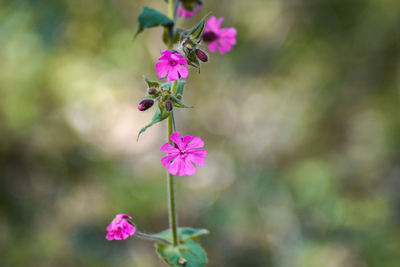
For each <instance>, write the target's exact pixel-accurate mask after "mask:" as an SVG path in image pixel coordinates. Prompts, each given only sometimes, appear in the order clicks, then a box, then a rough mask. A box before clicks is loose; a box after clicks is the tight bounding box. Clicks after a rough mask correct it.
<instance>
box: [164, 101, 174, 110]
mask: <svg viewBox="0 0 400 267" xmlns="http://www.w3.org/2000/svg"><path fill="white" fill-rule="evenodd" d="M165 108H166V109H167V110H168V111H171V110H172V108H173V105H172V102H171V101H169V100H168V101H166V102H165Z"/></svg>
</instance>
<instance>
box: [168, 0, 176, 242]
mask: <svg viewBox="0 0 400 267" xmlns="http://www.w3.org/2000/svg"><path fill="white" fill-rule="evenodd" d="M174 2H175V1H174V0H169V1H168V16H169V17H170V18H171V19H172V20H174V4H175V3H174ZM172 46H173V40H172V38H171V39H170V40H169V44H168V49H172ZM176 83H177V82H176V81H174V83H173V86H172V87H173V88H176ZM172 127H173V117H172V113H171V114H170V115H169V117H168V132H167V134H168V135H167V141H168V142H169V143H170V144H172V141H171V140H169V136H170V135H171V134H172ZM167 181H168V210H169V227H170V228H171V233H172V246H173V247H176V246H178V244H179V240H178V222H177V215H176V206H175V184H174V182H175V181H174V176H173V175H172V174H170V173H169V172H168V170H167Z"/></svg>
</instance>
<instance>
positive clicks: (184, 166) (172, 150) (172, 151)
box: [160, 132, 207, 176]
mask: <svg viewBox="0 0 400 267" xmlns="http://www.w3.org/2000/svg"><path fill="white" fill-rule="evenodd" d="M169 139H171V140H172V141H173V142H174V143H175V146H172V145H171V144H170V143H165V144H164V145H163V146H162V147H161V148H160V151H161V152H163V153H169V154H168V155H167V156H164V157H163V158H162V159H161V163H162V164H163V165H164V166H165V167H167V170H168V172H169V173H170V174H172V175H176V174H178V176H183V175H193V174H195V173H196V168H195V167H194V166H193V164H192V162H193V163H195V164H196V165H197V166H199V167H202V166H203V165H204V161H205V158H206V156H207V152H206V150H204V149H199V148H202V147H203V146H204V142H203V140H202V139H201V138H200V137H198V136H196V137H193V136H190V135H185V136H184V137H183V138H182V137H181V135H180V133H179V132H175V133H173V134H171V135H170V137H169Z"/></svg>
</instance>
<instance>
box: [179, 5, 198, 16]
mask: <svg viewBox="0 0 400 267" xmlns="http://www.w3.org/2000/svg"><path fill="white" fill-rule="evenodd" d="M200 9H201V6H197V7H195V8H194V9H193V11H189V10H186V9H184V8H183V7H181V6H180V7H179V8H178V13H177V15H178V17H184V18H185V19H187V18H190V17H193V16H194V15H195V14H196V13H197V12H199V11H200Z"/></svg>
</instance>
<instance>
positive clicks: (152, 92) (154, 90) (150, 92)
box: [147, 87, 157, 95]
mask: <svg viewBox="0 0 400 267" xmlns="http://www.w3.org/2000/svg"><path fill="white" fill-rule="evenodd" d="M147 93H148V94H149V95H155V94H156V93H157V89H156V88H154V87H150V88H147Z"/></svg>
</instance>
